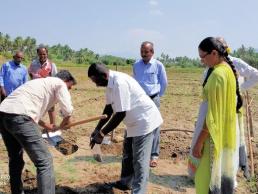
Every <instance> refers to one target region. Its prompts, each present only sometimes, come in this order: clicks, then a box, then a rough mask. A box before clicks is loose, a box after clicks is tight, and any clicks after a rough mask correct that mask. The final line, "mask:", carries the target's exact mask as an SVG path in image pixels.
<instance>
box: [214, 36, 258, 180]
mask: <svg viewBox="0 0 258 194" xmlns="http://www.w3.org/2000/svg"><path fill="white" fill-rule="evenodd" d="M217 40H218V41H220V42H221V43H222V44H223V46H224V47H225V48H227V50H228V49H229V46H228V44H227V42H226V41H225V39H224V38H223V37H217ZM228 52H230V49H229V51H228ZM228 54H230V53H228ZM228 57H229V59H230V60H231V61H232V62H233V65H234V66H235V69H236V71H237V73H238V83H239V89H240V91H241V92H245V91H246V90H248V89H250V88H252V87H254V86H255V85H256V84H257V83H258V70H257V69H256V68H254V67H252V66H251V65H249V64H247V63H246V62H245V61H243V60H242V59H240V58H237V57H233V56H231V55H228ZM238 122H239V129H240V130H239V132H238V133H237V135H238V137H239V138H238V139H237V143H238V144H239V156H237V161H236V162H237V163H236V168H237V169H238V166H239V167H240V168H241V170H243V171H244V176H245V177H247V178H248V177H249V168H248V162H247V150H246V144H245V132H244V123H243V114H242V113H241V114H240V113H239V114H238ZM238 157H239V160H238ZM238 161H239V162H238Z"/></svg>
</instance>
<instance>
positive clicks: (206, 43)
mask: <svg viewBox="0 0 258 194" xmlns="http://www.w3.org/2000/svg"><path fill="white" fill-rule="evenodd" d="M199 49H201V50H202V51H205V52H207V53H208V54H210V53H211V52H212V51H213V50H216V51H217V52H218V54H219V55H220V56H222V57H223V58H224V59H225V61H226V62H227V63H228V64H229V66H230V67H231V69H232V71H233V73H234V75H235V79H236V95H237V105H236V110H237V112H239V109H240V108H241V107H242V105H243V99H242V97H241V95H240V90H239V83H238V79H237V72H236V69H235V66H234V65H233V62H232V61H231V60H230V58H229V57H228V52H227V50H226V47H225V46H224V45H223V44H222V42H221V41H219V40H218V39H216V38H214V37H207V38H205V39H204V40H203V41H201V43H200V44H199ZM212 71H213V68H210V69H209V70H208V72H207V75H206V77H205V79H204V82H203V87H204V86H205V84H206V83H207V80H208V78H209V76H210V75H211V73H212Z"/></svg>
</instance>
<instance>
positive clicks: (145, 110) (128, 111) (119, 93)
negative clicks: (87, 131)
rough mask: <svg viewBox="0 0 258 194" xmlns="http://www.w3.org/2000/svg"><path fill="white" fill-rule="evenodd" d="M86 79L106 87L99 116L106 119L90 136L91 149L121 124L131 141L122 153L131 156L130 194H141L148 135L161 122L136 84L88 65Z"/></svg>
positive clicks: (149, 143)
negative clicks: (105, 116)
mask: <svg viewBox="0 0 258 194" xmlns="http://www.w3.org/2000/svg"><path fill="white" fill-rule="evenodd" d="M88 77H89V78H90V79H91V80H92V81H93V82H94V83H95V84H96V85H97V86H103V87H107V89H106V106H105V108H104V111H103V114H107V115H108V117H107V119H103V120H101V121H99V123H98V125H97V126H96V128H95V130H94V132H93V133H92V140H91V147H93V146H94V145H95V143H98V144H100V143H101V142H102V140H103V138H104V136H105V135H106V134H108V133H109V132H111V131H112V130H113V129H114V128H116V127H117V126H118V125H119V123H120V122H121V121H122V120H123V121H124V124H125V125H126V133H127V138H131V139H132V145H131V150H128V149H127V150H124V151H123V155H124V154H127V155H131V156H132V161H131V164H127V168H128V169H131V170H132V172H131V173H132V176H133V177H134V179H133V180H132V193H139V194H142V193H145V192H146V187H147V182H148V177H149V159H150V155H151V146H152V141H153V133H152V132H153V131H154V130H155V129H156V128H157V127H159V126H160V125H161V124H162V122H163V120H162V117H161V115H160V112H159V110H158V108H157V107H156V105H155V104H154V102H153V101H152V100H151V99H150V97H149V96H147V95H146V93H145V92H144V90H143V89H142V87H141V86H140V85H139V84H138V83H137V81H136V80H135V79H134V78H132V77H130V76H129V75H127V74H125V73H121V72H116V71H111V70H108V69H107V68H106V67H105V65H103V64H92V65H91V66H90V67H89V70H88ZM112 114H113V116H112ZM111 116H112V117H111ZM105 124H106V125H105ZM104 125H105V126H104ZM103 126H104V127H103ZM127 138H126V139H127ZM125 152H126V153H125ZM127 152H131V153H127ZM122 168H123V167H122ZM122 171H123V169H122ZM113 186H114V187H115V186H116V185H113ZM118 188H119V187H118ZM128 189H129V188H128Z"/></svg>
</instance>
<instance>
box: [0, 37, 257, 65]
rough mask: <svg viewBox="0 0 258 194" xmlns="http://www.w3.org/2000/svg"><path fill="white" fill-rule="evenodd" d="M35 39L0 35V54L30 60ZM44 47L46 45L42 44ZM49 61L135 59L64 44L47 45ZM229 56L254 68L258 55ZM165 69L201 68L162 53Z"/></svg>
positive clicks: (197, 62) (74, 62)
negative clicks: (20, 54) (17, 53)
mask: <svg viewBox="0 0 258 194" xmlns="http://www.w3.org/2000/svg"><path fill="white" fill-rule="evenodd" d="M37 46H38V44H37V40H36V39H35V38H32V37H30V36H28V37H26V38H23V37H21V36H18V37H15V38H14V39H12V38H11V37H10V35H9V34H4V33H2V32H0V55H2V56H4V57H5V58H12V54H13V52H14V51H16V50H22V51H23V52H24V56H25V61H28V62H29V61H31V60H33V59H34V58H35V57H36V56H37V53H36V49H37ZM46 46H47V45H46ZM47 48H48V53H49V58H50V59H51V60H53V61H55V62H56V63H57V64H62V65H64V64H71V65H74V66H75V65H89V64H91V63H94V62H102V63H104V64H106V65H118V66H125V65H132V64H133V63H134V62H135V59H130V58H123V57H117V56H112V55H103V56H100V55H99V54H97V53H94V52H93V51H92V50H90V49H88V48H82V49H80V50H78V51H75V50H73V49H72V48H70V47H69V46H68V45H61V44H57V45H53V46H47ZM232 55H233V56H236V57H239V58H242V59H243V60H245V61H246V62H247V63H249V64H250V65H252V66H254V67H256V68H258V53H257V51H256V50H255V49H254V48H252V47H248V48H247V47H245V46H244V45H242V47H241V48H239V49H237V50H235V51H233V53H232ZM157 59H158V60H160V61H161V62H162V63H163V64H164V65H165V66H166V67H200V66H202V65H201V63H200V60H199V59H198V58H196V59H191V58H188V57H186V56H184V57H175V58H171V57H170V56H169V55H168V54H165V53H162V54H161V56H160V57H158V58H157Z"/></svg>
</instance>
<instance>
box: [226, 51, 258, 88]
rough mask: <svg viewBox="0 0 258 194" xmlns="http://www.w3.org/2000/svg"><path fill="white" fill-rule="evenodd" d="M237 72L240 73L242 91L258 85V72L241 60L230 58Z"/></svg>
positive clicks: (239, 79)
mask: <svg viewBox="0 0 258 194" xmlns="http://www.w3.org/2000/svg"><path fill="white" fill-rule="evenodd" d="M229 58H230V59H231V61H232V62H233V65H234V66H235V68H236V70H237V72H238V73H239V77H238V81H239V87H240V90H241V91H245V90H247V89H249V88H251V87H253V86H254V85H255V84H257V83H258V70H257V69H255V68H254V67H252V66H251V65H248V64H247V63H246V62H244V61H243V60H242V59H240V58H236V57H232V56H229Z"/></svg>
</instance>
